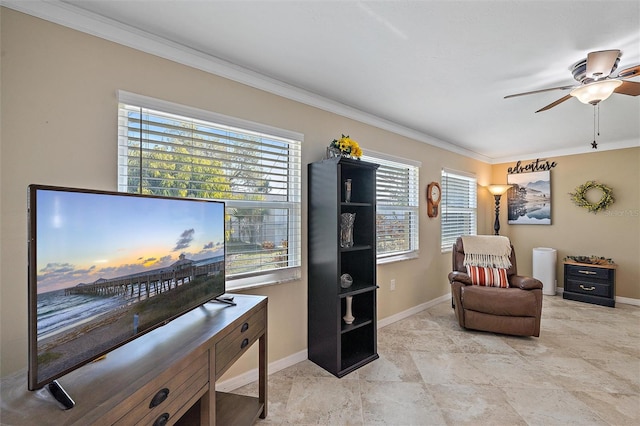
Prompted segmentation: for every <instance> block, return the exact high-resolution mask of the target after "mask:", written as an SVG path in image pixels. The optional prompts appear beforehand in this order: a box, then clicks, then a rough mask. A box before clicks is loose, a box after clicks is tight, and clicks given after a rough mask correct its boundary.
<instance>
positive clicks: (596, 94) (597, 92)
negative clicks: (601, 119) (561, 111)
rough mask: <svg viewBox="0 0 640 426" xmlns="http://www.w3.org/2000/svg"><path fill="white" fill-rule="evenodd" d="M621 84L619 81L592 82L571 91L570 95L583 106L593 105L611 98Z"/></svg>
mask: <svg viewBox="0 0 640 426" xmlns="http://www.w3.org/2000/svg"><path fill="white" fill-rule="evenodd" d="M621 84H622V81H621V80H615V79H607V80H602V81H594V82H593V83H589V84H585V85H584V86H580V87H577V88H575V89H573V90H572V91H571V93H570V95H571V96H573V97H576V98H578V100H579V101H580V102H582V103H583V104H591V105H595V104H597V103H598V102H600V101H604V100H605V99H607V98H608V97H609V96H611V94H612V93H613V91H614V90H616V88H617V87H618V86H620V85H621Z"/></svg>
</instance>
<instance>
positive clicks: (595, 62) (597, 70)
mask: <svg viewBox="0 0 640 426" xmlns="http://www.w3.org/2000/svg"><path fill="white" fill-rule="evenodd" d="M618 56H620V51H619V50H600V51H598V52H590V53H589V54H588V55H587V74H586V76H587V78H592V79H594V80H598V79H601V78H605V77H608V76H609V74H611V71H613V66H614V65H615V64H616V59H618Z"/></svg>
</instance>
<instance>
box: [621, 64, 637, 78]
mask: <svg viewBox="0 0 640 426" xmlns="http://www.w3.org/2000/svg"><path fill="white" fill-rule="evenodd" d="M637 75H640V65H636V66H635V67H630V68H625V69H623V70H622V71H620V72H619V73H618V78H632V77H635V76H637Z"/></svg>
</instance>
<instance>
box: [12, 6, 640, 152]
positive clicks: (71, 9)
mask: <svg viewBox="0 0 640 426" xmlns="http://www.w3.org/2000/svg"><path fill="white" fill-rule="evenodd" d="M0 5H2V6H3V7H7V8H9V9H13V10H17V11H19V12H22V13H26V14H28V15H31V16H35V17H38V18H41V19H44V20H47V21H49V22H53V23H56V24H59V25H63V26H65V27H68V28H71V29H74V30H77V31H81V32H83V33H86V34H91V35H94V36H96V37H100V38H102V39H105V40H109V41H113V42H115V43H118V44H121V45H123V46H127V47H131V48H133V49H137V50H140V51H142V52H146V53H150V54H152V55H155V56H158V57H161V58H165V59H168V60H171V61H174V62H177V63H179V64H183V65H187V66H190V67H193V68H196V69H199V70H202V71H205V72H209V73H212V74H215V75H218V76H221V77H224V78H227V79H229V80H233V81H236V82H238V83H242V84H245V85H247V86H250V87H254V88H256V89H260V90H264V91H266V92H269V93H272V94H275V95H278V96H282V97H284V98H287V99H290V100H293V101H296V102H300V103H303V104H305V105H310V106H313V107H316V108H319V109H322V110H324V111H328V112H331V113H334V114H338V115H340V116H343V117H346V118H350V119H352V120H356V121H359V122H361V123H364V124H368V125H371V126H374V127H377V128H379V129H382V130H387V131H389V132H392V133H395V134H397V135H400V136H405V137H408V138H411V139H414V140H416V141H419V142H423V143H426V144H427V145H431V146H435V147H438V148H442V149H444V150H447V151H449V152H453V153H456V154H459V155H462V156H464V157H468V158H473V159H475V160H478V161H482V162H484V163H487V164H501V163H507V162H511V161H515V160H521V159H522V157H523V156H526V155H529V154H522V155H518V156H517V158H516V157H499V158H491V157H488V156H486V155H482V154H479V153H477V152H474V151H471V150H468V149H466V148H462V147H460V146H457V145H456V144H455V143H453V142H448V141H445V140H442V139H438V138H436V137H434V136H430V135H428V134H426V133H423V132H420V131H417V130H414V129H411V128H409V127H405V126H402V125H400V124H397V123H394V122H392V121H390V120H387V119H384V118H381V117H378V116H375V115H373V114H370V113H367V112H364V111H360V110H358V109H356V108H353V107H349V106H347V105H344V104H341V103H339V102H336V101H333V100H331V99H328V98H325V97H323V96H320V95H317V94H315V93H312V92H309V91H307V90H304V89H301V88H299V87H295V86H292V85H290V84H288V83H285V82H282V81H279V80H276V79H274V78H271V77H267V76H265V75H262V74H259V73H257V72H255V71H251V70H249V69H247V68H243V67H240V66H238V65H235V64H233V63H231V62H227V61H224V60H222V59H220V58H217V57H215V56H212V55H209V54H206V53H204V52H200V51H198V50H195V49H193V48H191V47H188V46H183V45H181V44H178V43H175V42H172V41H169V40H166V39H163V38H161V37H158V36H155V35H153V34H149V33H146V32H144V31H141V30H138V29H136V28H133V27H131V26H128V25H125V24H122V23H120V22H117V21H115V20H112V19H109V18H105V17H103V16H100V15H97V14H95V13H92V12H88V11H86V10H83V9H81V8H78V7H76V6H73V5H70V4H67V3H63V2H60V1H47V0H30V1H24V0H0ZM639 145H640V144H639V142H638V140H635V139H631V140H626V141H619V142H614V143H611V144H607V143H602V144H600V145H599V146H598V152H601V151H608V150H615V149H624V148H633V147H638V146H639ZM590 152H593V151H592V150H591V149H590V147H589V146H588V144H585V146H584V147H580V148H568V149H561V150H556V151H547V152H542V153H538V154H536V157H539V158H540V157H560V156H564V155H575V154H586V153H590Z"/></svg>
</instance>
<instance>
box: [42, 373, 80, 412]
mask: <svg viewBox="0 0 640 426" xmlns="http://www.w3.org/2000/svg"><path fill="white" fill-rule="evenodd" d="M47 389H48V390H49V392H50V393H51V395H52V396H53V397H54V398H55V399H56V401H58V402H59V403H60V408H61V409H63V410H68V409H70V408H73V406H74V405H76V403H75V402H74V401H73V399H71V397H70V396H69V394H68V393H67V391H65V390H64V388H63V387H62V385H60V383H58V381H57V380H54V381H53V382H51V383H49V384H48V385H47Z"/></svg>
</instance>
